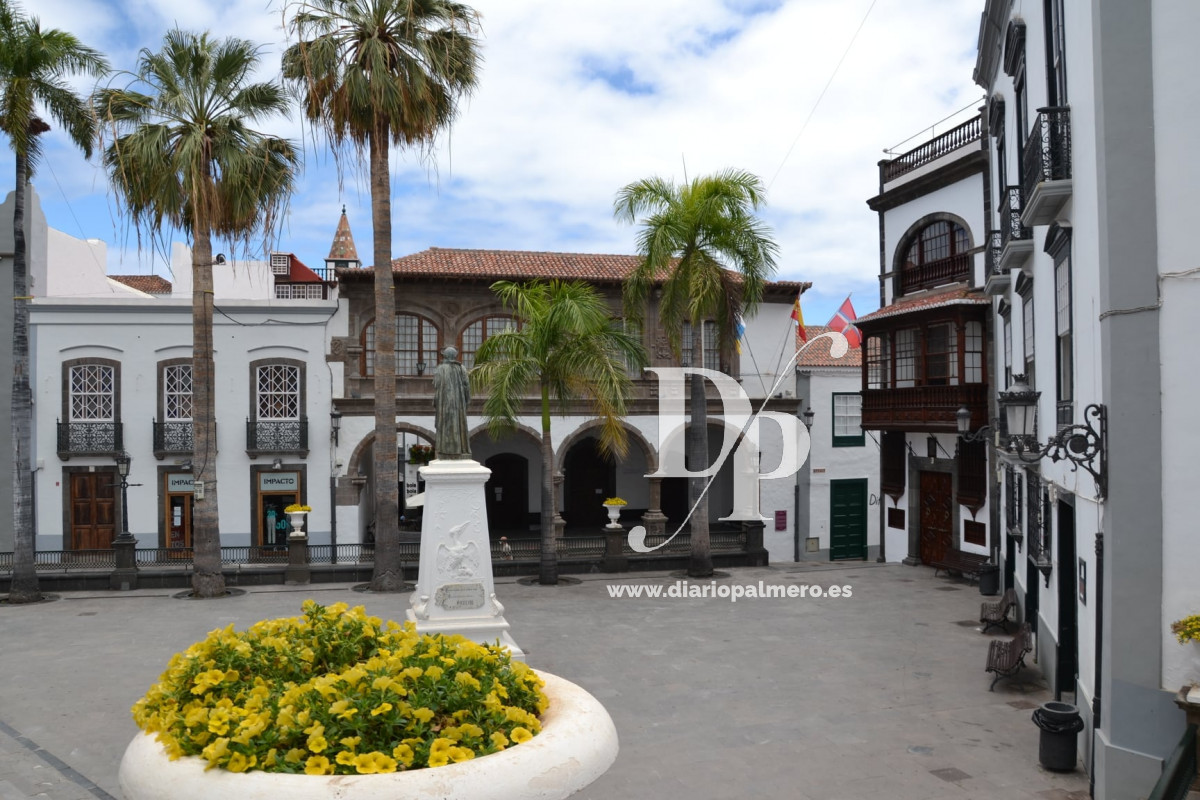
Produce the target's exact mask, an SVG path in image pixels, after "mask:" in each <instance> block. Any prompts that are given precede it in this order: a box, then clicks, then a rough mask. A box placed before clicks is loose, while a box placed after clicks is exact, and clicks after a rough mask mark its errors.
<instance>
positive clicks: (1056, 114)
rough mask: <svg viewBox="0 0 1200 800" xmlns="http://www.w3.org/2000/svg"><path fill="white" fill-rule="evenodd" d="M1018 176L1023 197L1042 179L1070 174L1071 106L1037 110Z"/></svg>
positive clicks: (1059, 178)
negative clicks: (1019, 176)
mask: <svg viewBox="0 0 1200 800" xmlns="http://www.w3.org/2000/svg"><path fill="white" fill-rule="evenodd" d="M1021 177H1022V181H1021V185H1022V187H1023V188H1024V190H1025V196H1026V197H1029V196H1030V195H1032V194H1033V190H1034V188H1035V187H1036V186H1037V185H1038V184H1039V183H1042V182H1043V181H1061V180H1067V179H1069V178H1070V177H1071V109H1069V108H1066V107H1064V106H1051V107H1048V108H1039V109H1038V113H1037V116H1036V117H1034V118H1033V127H1032V128H1031V129H1030V131H1029V140H1028V141H1027V142H1025V152H1024V154H1023V155H1022V163H1021Z"/></svg>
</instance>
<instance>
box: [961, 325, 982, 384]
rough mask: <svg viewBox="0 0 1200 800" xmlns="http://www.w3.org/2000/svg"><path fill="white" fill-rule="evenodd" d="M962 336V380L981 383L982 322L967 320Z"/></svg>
mask: <svg viewBox="0 0 1200 800" xmlns="http://www.w3.org/2000/svg"><path fill="white" fill-rule="evenodd" d="M964 337H965V339H964V341H965V352H964V353H963V371H964V375H963V380H964V382H965V383H983V374H984V370H983V323H982V322H968V323H967V326H966V333H965V334H964Z"/></svg>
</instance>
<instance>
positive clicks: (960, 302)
mask: <svg viewBox="0 0 1200 800" xmlns="http://www.w3.org/2000/svg"><path fill="white" fill-rule="evenodd" d="M991 302H992V301H991V299H990V298H988V297H986V296H985V295H984V294H983V291H982V290H981V289H968V288H966V287H961V286H959V287H955V288H953V289H949V290H946V291H936V292H922V293H921V294H915V295H910V296H908V297H902V298H900V299H899V300H897V301H896V302H894V303H892V304H891V305H889V306H884V307H883V308H881V309H879V310H878V311H873V312H871V313H870V314H867V315H866V316H864V317H859V318H858V323H859V324H861V323H863V322H867V323H870V322H874V321H876V320H880V319H887V318H888V317H898V316H900V315H901V314H911V313H913V312H914V311H929V310H931V309H934V308H943V307H945V306H976V305H988V304H989V303H991Z"/></svg>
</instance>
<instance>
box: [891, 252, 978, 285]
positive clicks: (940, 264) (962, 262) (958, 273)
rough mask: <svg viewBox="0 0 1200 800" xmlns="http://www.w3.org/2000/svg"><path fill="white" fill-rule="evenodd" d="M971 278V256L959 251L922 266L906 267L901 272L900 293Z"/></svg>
mask: <svg viewBox="0 0 1200 800" xmlns="http://www.w3.org/2000/svg"><path fill="white" fill-rule="evenodd" d="M970 278H971V256H970V255H969V254H967V253H959V254H958V255H953V256H950V257H949V258H939V259H938V260H937V261H930V262H929V263H927V264H921V265H920V266H910V267H905V268H904V270H903V271H902V272H901V273H900V294H908V293H910V292H915V291H917V290H918V289H932V288H934V287H935V286H944V285H946V284H948V283H958V282H959V281H967V280H970Z"/></svg>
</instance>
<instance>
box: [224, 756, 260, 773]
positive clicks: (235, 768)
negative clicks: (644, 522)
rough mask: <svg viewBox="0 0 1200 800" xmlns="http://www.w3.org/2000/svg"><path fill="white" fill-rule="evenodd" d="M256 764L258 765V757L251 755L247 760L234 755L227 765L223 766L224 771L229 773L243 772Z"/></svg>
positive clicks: (244, 757)
mask: <svg viewBox="0 0 1200 800" xmlns="http://www.w3.org/2000/svg"><path fill="white" fill-rule="evenodd" d="M256 764H258V756H254V755H251V756H250V757H249V758H247V757H246V756H245V755H243V754H241V753H234V754H233V755H231V756H230V757H229V763H228V764H226V765H225V769H227V770H229V771H230V772H245V771H246V770H248V769H250V768H251V767H253V766H255V765H256Z"/></svg>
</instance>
